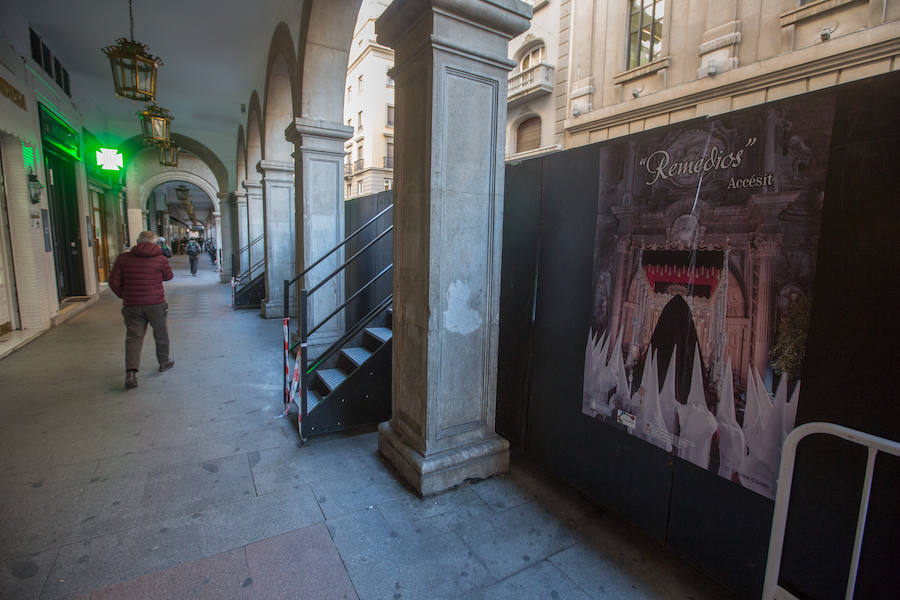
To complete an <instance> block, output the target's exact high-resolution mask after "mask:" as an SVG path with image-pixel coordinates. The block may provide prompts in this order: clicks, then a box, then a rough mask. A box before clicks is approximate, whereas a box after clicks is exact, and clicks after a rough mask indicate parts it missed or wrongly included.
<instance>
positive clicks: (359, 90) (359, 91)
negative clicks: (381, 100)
mask: <svg viewBox="0 0 900 600" xmlns="http://www.w3.org/2000/svg"><path fill="white" fill-rule="evenodd" d="M356 93H357V94H362V75H360V76H359V77H357V78H356Z"/></svg>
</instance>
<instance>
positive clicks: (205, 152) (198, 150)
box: [119, 132, 228, 210]
mask: <svg viewBox="0 0 900 600" xmlns="http://www.w3.org/2000/svg"><path fill="white" fill-rule="evenodd" d="M172 141H173V142H175V144H176V145H178V147H179V148H182V149H184V150H187V151H188V152H190V153H191V154H193V155H195V156H196V157H197V158H199V159H200V160H202V161H203V162H204V163H205V164H206V166H207V167H209V170H210V171H212V173H213V175H214V177H215V180H216V185H217V186H218V188H219V189H220V190H222V192H225V191H226V190H227V189H228V169H227V168H226V167H225V163H223V162H222V161H221V159H219V157H218V156H217V155H216V153H215V152H213V151H212V150H210V149H209V148H208V147H207V146H206V145H205V144H203V143H202V142H198V141H197V140H195V139H193V138H190V137H188V136H186V135H181V134H179V133H174V132H173V133H172ZM119 148H120V151H121V152H122V155H123V156H125V157H126V160H127V161H128V163H130V162H131V160H132V159H134V158H136V157H137V156H138V155H139V154H141V153H142V152H144V151H145V150H149V149H151V147H150V146H147V144H146V143H145V142H144V138H143V137H142V136H140V135H135V136H132V137H130V138H128V139H127V140H125V142H123V143H122V145H121V146H120V147H119ZM153 151H154V152H155V151H156V150H155V148H154V149H153ZM127 170H128V164H126V165H125V169H122V170H121V171H120V172H119V173H120V178H122V177H124V176H125V173H126V172H127ZM216 202H218V199H217V200H216ZM216 210H218V209H216Z"/></svg>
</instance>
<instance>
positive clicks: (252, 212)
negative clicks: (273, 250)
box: [242, 181, 265, 277]
mask: <svg viewBox="0 0 900 600" xmlns="http://www.w3.org/2000/svg"><path fill="white" fill-rule="evenodd" d="M244 189H245V190H247V236H248V238H249V239H248V240H247V243H248V244H252V243H253V240H255V239H256V238H258V237H259V236H261V235H262V234H263V232H264V231H265V223H264V222H263V196H262V183H260V182H259V181H245V182H244ZM242 247H243V246H242ZM264 258H265V248H264V246H263V243H262V242H261V241H260V242H256V244H254V245H253V246H252V247H251V248H250V252H249V257H248V260H249V267H250V268H253V267H254V266H255V265H256V264H257V263H259V262H260V261H262V260H263V259H264ZM257 275H259V271H254V272H253V276H254V277H255V276H257Z"/></svg>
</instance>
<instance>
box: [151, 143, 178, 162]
mask: <svg viewBox="0 0 900 600" xmlns="http://www.w3.org/2000/svg"><path fill="white" fill-rule="evenodd" d="M156 149H157V150H159V164H161V165H162V166H164V167H177V166H178V146H176V145H175V144H173V143H172V142H163V143H161V144H157V145H156Z"/></svg>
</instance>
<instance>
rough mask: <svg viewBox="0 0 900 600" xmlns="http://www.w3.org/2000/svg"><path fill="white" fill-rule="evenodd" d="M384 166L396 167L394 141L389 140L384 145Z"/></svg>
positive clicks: (386, 167) (388, 167)
mask: <svg viewBox="0 0 900 600" xmlns="http://www.w3.org/2000/svg"><path fill="white" fill-rule="evenodd" d="M384 168H385V169H393V168H394V142H392V141H388V142H386V143H385V145H384Z"/></svg>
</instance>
